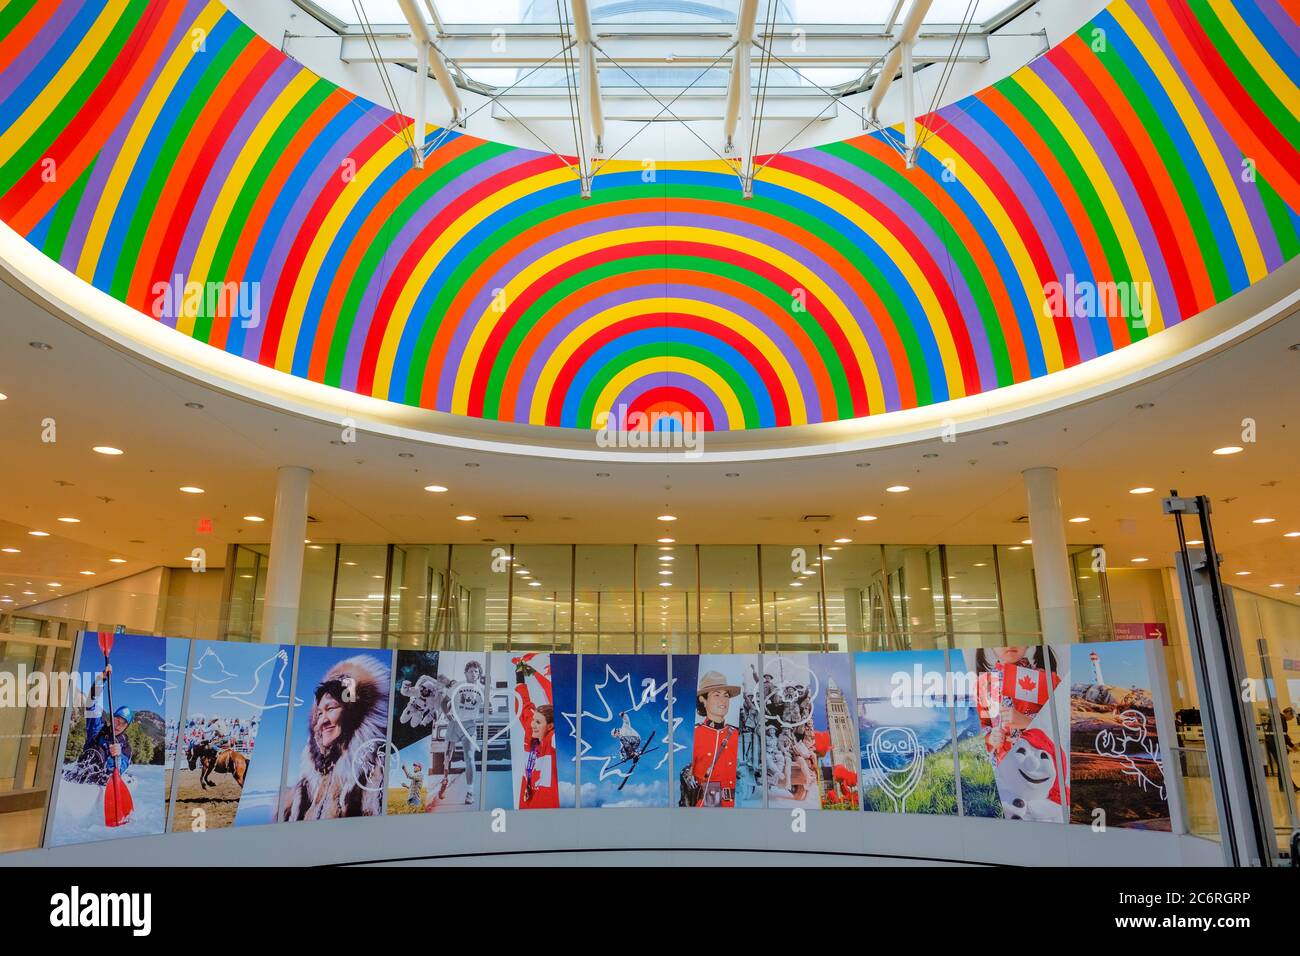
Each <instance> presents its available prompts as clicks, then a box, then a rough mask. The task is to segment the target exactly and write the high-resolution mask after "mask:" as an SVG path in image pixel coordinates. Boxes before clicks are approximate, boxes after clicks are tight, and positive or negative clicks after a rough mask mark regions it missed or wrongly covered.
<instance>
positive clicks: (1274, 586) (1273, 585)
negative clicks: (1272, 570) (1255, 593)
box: [1269, 584, 1286, 588]
mask: <svg viewBox="0 0 1300 956" xmlns="http://www.w3.org/2000/svg"><path fill="white" fill-rule="evenodd" d="M1269 587H1271V588H1284V587H1286V585H1285V584H1270V585H1269Z"/></svg>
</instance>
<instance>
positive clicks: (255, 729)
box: [172, 641, 302, 832]
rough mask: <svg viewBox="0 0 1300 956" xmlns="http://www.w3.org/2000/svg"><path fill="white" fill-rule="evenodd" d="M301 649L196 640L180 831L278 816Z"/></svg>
mask: <svg viewBox="0 0 1300 956" xmlns="http://www.w3.org/2000/svg"><path fill="white" fill-rule="evenodd" d="M295 651H296V648H295V647H294V646H293V645H292V644H281V645H275V644H239V643H232V642H230V641H195V642H194V644H193V656H192V662H191V664H190V667H189V669H188V674H187V678H188V690H187V693H186V705H185V714H184V718H183V719H182V721H181V725H180V736H179V741H180V742H179V745H178V748H177V750H178V752H177V755H176V759H175V761H174V762H173V764H172V766H174V767H175V771H174V776H175V780H176V797H175V808H174V810H173V818H172V829H173V830H174V831H177V832H182V831H190V830H219V829H223V828H225V827H230V826H248V825H252V824H259V823H274V822H275V821H276V817H277V814H276V810H277V807H278V802H279V800H278V798H279V795H280V779H281V776H282V774H283V772H284V754H285V735H286V731H287V730H288V725H289V723H288V722H289V705H290V701H291V696H290V692H289V689H290V687H291V686H292V682H293V657H294V653H295ZM293 703H295V704H301V703H302V699H301V697H299V698H297V699H294V700H293Z"/></svg>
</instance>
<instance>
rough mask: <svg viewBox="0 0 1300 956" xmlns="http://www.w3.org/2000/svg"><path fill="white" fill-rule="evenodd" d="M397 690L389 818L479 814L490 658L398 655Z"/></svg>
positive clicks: (475, 654) (467, 653)
mask: <svg viewBox="0 0 1300 956" xmlns="http://www.w3.org/2000/svg"><path fill="white" fill-rule="evenodd" d="M394 687H395V690H396V695H395V697H394V699H393V721H392V731H391V733H390V736H389V741H390V743H391V744H392V748H391V750H390V752H389V757H388V802H387V805H386V807H385V812H386V813H391V814H402V813H437V812H440V811H452V810H475V809H477V808H478V794H479V790H480V788H481V785H482V776H483V774H482V767H481V764H482V756H483V739H484V733H485V722H484V718H483V715H484V712H485V709H486V705H487V696H488V685H487V655H486V654H484V653H483V652H481V651H398V652H397V665H396V672H395V676H394Z"/></svg>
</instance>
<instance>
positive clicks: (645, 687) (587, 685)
mask: <svg viewBox="0 0 1300 956" xmlns="http://www.w3.org/2000/svg"><path fill="white" fill-rule="evenodd" d="M581 694H582V696H581V702H582V719H581V721H580V722H579V724H578V733H579V744H578V755H579V761H580V763H581V766H582V770H581V781H582V794H581V797H580V805H581V806H582V807H583V808H588V807H666V806H668V792H669V786H668V757H669V747H670V743H669V733H668V730H669V727H668V718H669V701H668V657H667V656H666V655H662V654H584V655H582V691H581Z"/></svg>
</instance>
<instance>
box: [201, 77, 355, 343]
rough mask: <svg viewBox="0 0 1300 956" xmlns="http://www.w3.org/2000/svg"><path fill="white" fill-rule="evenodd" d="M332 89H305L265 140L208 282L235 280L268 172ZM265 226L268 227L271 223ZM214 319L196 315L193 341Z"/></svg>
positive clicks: (318, 85)
mask: <svg viewBox="0 0 1300 956" xmlns="http://www.w3.org/2000/svg"><path fill="white" fill-rule="evenodd" d="M335 89H337V87H335V86H334V84H333V83H329V82H327V81H325V80H317V81H316V82H315V83H313V84H312V85H311V86H310V87H308V89H307V91H306V92H305V93H303V95H302V98H301V99H300V100H298V102H297V103H295V104H294V106H293V108H292V109H291V110H289V112H288V114H287V115H286V116H285V117H284V119H283V120H282V121H281V122H280V123H279V124H278V125H277V126H276V128H275V132H274V133H272V134H271V136H270V137H269V138H268V139H267V141H266V144H265V145H264V146H263V147H262V152H261V153H260V154H259V155H258V157H257V160H256V161H255V162H254V163H253V167H252V169H250V170H249V171H248V175H247V176H246V177H245V178H244V184H243V186H241V187H240V190H239V195H238V196H236V197H235V202H234V204H233V205H232V206H231V207H230V215H229V216H228V217H227V218H226V224H225V226H224V227H222V230H221V238H220V239H218V240H217V246H216V249H214V250H213V253H212V263H211V264H210V265H209V266H208V278H209V279H210V280H216V281H222V280H227V281H228V280H233V279H237V278H238V277H236V276H231V275H228V270H229V268H230V260H231V257H232V256H234V254H235V247H236V246H237V245H238V244H239V240H240V237H241V236H243V234H244V233H245V231H246V230H247V229H248V228H249V219H250V218H251V217H252V214H253V206H254V204H256V202H257V200H258V197H259V196H261V195H262V193H263V192H264V190H265V188H266V182H267V180H269V179H270V178H271V173H272V172H273V171H274V170H275V167H276V164H277V163H279V162H280V160H281V159H282V158H283V157H284V154H285V152H287V151H288V148H289V144H290V143H291V142H292V141H293V138H294V137H295V136H297V135H298V131H299V130H301V129H302V127H303V126H304V125H306V123H307V121H308V120H309V119H310V118H311V115H312V113H313V112H315V110H316V108H317V107H319V106H320V105H321V103H323V102H324V101H325V98H326V97H327V96H329V95H330V94H331V93H332V92H334V90H335ZM254 225H256V224H254ZM267 225H268V227H269V225H270V224H267ZM213 318H214V316H211V315H208V314H207V312H206V311H205V310H200V313H199V316H198V317H197V319H196V320H195V322H194V333H193V335H194V338H196V339H198V340H199V341H201V342H206V341H207V340H208V337H209V336H210V335H211V334H212V320H213Z"/></svg>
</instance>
